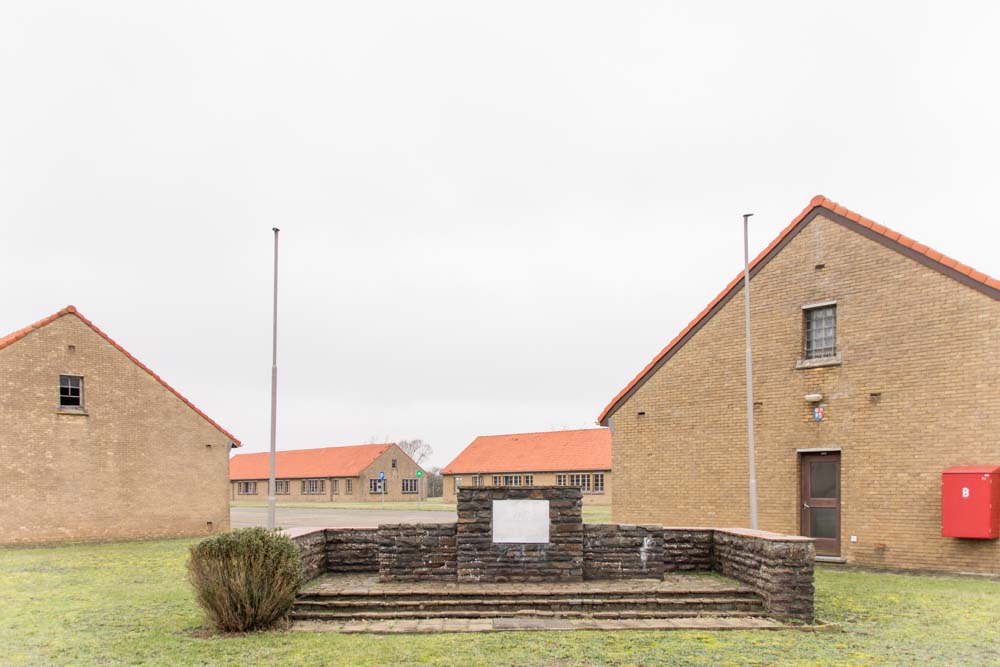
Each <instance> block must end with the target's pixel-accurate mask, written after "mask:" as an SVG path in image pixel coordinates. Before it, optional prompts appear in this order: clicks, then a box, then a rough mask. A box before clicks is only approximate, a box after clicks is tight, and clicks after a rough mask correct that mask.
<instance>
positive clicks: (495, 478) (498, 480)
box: [493, 475, 503, 486]
mask: <svg viewBox="0 0 1000 667" xmlns="http://www.w3.org/2000/svg"><path fill="white" fill-rule="evenodd" d="M502 483H503V478H502V477H500V475H493V486H500V485H501V484H502Z"/></svg>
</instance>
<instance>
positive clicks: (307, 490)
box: [302, 477, 326, 496]
mask: <svg viewBox="0 0 1000 667" xmlns="http://www.w3.org/2000/svg"><path fill="white" fill-rule="evenodd" d="M325 494H326V480H325V479H320V478H318V477H314V478H311V479H304V480H302V495H303V496H322V495H325Z"/></svg>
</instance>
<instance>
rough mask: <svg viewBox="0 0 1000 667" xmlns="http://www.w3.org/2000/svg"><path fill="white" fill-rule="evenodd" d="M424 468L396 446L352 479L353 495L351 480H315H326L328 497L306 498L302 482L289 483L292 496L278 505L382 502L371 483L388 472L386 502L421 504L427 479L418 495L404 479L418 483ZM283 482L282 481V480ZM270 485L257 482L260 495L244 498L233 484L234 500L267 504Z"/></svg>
mask: <svg viewBox="0 0 1000 667" xmlns="http://www.w3.org/2000/svg"><path fill="white" fill-rule="evenodd" d="M393 459H395V460H396V468H393V467H392V461H393ZM419 469H420V467H419V466H418V465H417V464H416V463H414V461H413V459H411V458H410V457H409V456H407V455H406V454H405V453H403V450H401V449H400V448H399V447H397V446H395V445H393V446H392V447H390V448H389V449H387V450H386V451H385V452H384V453H382V454H381V455H379V457H378V458H376V459H375V460H374V461H372V463H371V464H370V465H369V466H368V467H366V468H365V469H364V470H363V471H361V474H360V475H359V476H358V477H354V478H352V479H353V481H354V484H353V489H352V492H351V493H350V494H348V493H347V478H345V477H338V478H332V477H327V478H320V477H317V478H315V479H325V480H326V485H325V489H326V490H325V493H323V494H303V493H302V481H301V480H299V479H293V480H289V481H290V485H289V493H288V495H281V496H277V501H278V504H279V505H280V504H281V503H283V502H285V503H287V502H319V503H329V502H334V503H336V502H345V503H358V502H381V501H382V500H383V496H382V494H381V493H370V492H369V480H370V479H378V478H379V473H380V472H385V484H386V486H385V490H386V492H385V498H384V500H385V501H386V502H408V501H414V502H415V501H418V500H421V499H424V500H426V498H427V486H426V485H427V478H426V477H422V478H420V479H419V481H418V484H417V489H418V491H419V492H418V493H403V479H404V478H405V479H417V476H416V472H417V470H419ZM278 479H282V478H280V477H279V478H278ZM333 479H338V480H339V483H338V485H337V490H338V493H333V485H332V484H331V481H332V480H333ZM267 485H268V480H266V479H263V480H258V481H257V494H256V495H249V494H240V493H238V488H237V484H236V482H235V481H234V482H231V483H230V498H231V499H232V500H236V501H239V500H259V501H263V502H267Z"/></svg>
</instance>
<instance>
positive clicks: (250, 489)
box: [236, 482, 257, 496]
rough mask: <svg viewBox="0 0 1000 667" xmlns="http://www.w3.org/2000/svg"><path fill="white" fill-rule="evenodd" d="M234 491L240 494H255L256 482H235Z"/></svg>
mask: <svg viewBox="0 0 1000 667" xmlns="http://www.w3.org/2000/svg"><path fill="white" fill-rule="evenodd" d="M236 493H238V494H240V495H241V496H256V495H257V482H236Z"/></svg>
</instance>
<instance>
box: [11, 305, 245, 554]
mask: <svg viewBox="0 0 1000 667" xmlns="http://www.w3.org/2000/svg"><path fill="white" fill-rule="evenodd" d="M239 444H240V443H239V440H237V439H236V438H234V437H233V436H232V434H230V433H229V432H228V431H226V430H225V429H223V428H222V427H221V426H219V425H218V424H217V423H215V422H214V421H212V420H211V419H210V418H209V417H208V416H207V415H205V413H203V412H202V411H201V410H199V409H198V408H196V407H195V406H194V405H193V404H192V403H191V402H190V401H189V400H188V399H186V398H184V397H183V396H181V394H180V393H178V392H177V390H176V389H174V388H173V387H171V386H170V385H168V384H167V383H166V382H165V381H164V380H163V379H162V378H161V377H160V376H158V375H156V374H155V373H153V371H151V370H150V369H149V368H147V367H146V366H144V365H143V364H142V363H141V362H140V361H138V360H137V359H136V358H135V357H133V356H132V355H131V354H129V353H128V352H126V351H125V349H124V348H122V347H121V346H120V345H119V344H118V343H116V342H114V341H113V340H111V338H109V337H108V335H107V334H105V333H104V332H103V331H101V330H100V329H98V328H97V327H96V326H95V325H94V324H93V323H92V322H91V321H90V320H88V319H86V318H85V317H83V315H81V314H80V313H79V312H77V310H76V309H75V308H74V307H73V306H68V307H67V308H64V309H63V310H60V311H59V312H58V313H55V314H54V315H52V316H50V317H47V318H45V319H44V320H41V321H40V322H36V323H35V324H32V325H31V326H29V327H26V328H24V329H21V330H20V331H16V332H14V333H12V334H10V335H8V336H5V337H3V338H0V480H2V482H0V543H4V544H27V543H40V542H51V541H56V540H119V539H133V538H149V537H164V536H181V535H201V534H205V533H212V532H217V531H220V530H226V529H228V528H229V500H228V494H227V486H226V469H227V465H228V461H229V450H230V448H231V447H238V446H239Z"/></svg>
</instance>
